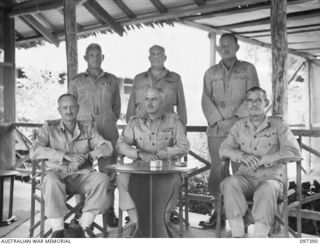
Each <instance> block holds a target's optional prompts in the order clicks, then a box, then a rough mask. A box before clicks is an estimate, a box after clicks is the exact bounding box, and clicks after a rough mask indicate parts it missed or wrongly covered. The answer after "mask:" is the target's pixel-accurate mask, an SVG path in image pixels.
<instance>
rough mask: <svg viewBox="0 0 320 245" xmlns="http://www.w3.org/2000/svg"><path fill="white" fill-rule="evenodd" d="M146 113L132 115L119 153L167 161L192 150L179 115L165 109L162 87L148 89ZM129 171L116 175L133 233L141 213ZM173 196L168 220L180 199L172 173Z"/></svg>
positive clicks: (121, 205) (121, 140)
mask: <svg viewBox="0 0 320 245" xmlns="http://www.w3.org/2000/svg"><path fill="white" fill-rule="evenodd" d="M143 97H144V102H143V103H144V108H145V113H144V114H142V115H136V116H133V117H132V118H131V119H130V121H129V122H128V125H127V126H126V127H125V129H124V130H123V132H122V135H121V136H120V137H119V139H118V142H117V145H116V149H117V152H118V153H120V154H123V155H125V156H127V157H128V158H130V159H133V160H137V159H140V160H143V161H145V162H148V163H149V162H150V161H153V160H158V159H160V160H168V159H170V158H179V157H182V156H184V155H186V154H188V151H189V147H190V146H189V142H188V140H187V137H186V135H185V131H184V127H183V125H182V124H181V122H180V120H179V117H178V116H177V115H176V114H174V113H168V112H164V111H163V110H162V106H163V105H164V103H165V102H164V98H165V95H164V92H163V90H162V89H161V88H147V89H146V90H145V91H144V93H143ZM129 178H130V175H129V174H119V175H118V178H117V183H118V188H119V197H120V200H119V205H120V208H121V209H122V210H126V211H128V214H129V217H130V222H131V231H130V233H129V236H134V234H135V232H136V230H137V227H138V214H137V209H136V207H135V204H134V202H133V200H132V198H131V197H130V194H129V192H128V183H129ZM171 183H172V184H168V188H170V189H171V190H172V195H171V199H170V200H169V203H168V205H167V209H166V214H165V220H166V222H169V220H170V216H171V213H172V212H173V211H174V210H175V208H176V206H177V202H178V194H179V186H180V185H181V179H180V176H179V175H173V176H172V182H171Z"/></svg>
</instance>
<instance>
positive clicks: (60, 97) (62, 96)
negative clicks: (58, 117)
mask: <svg viewBox="0 0 320 245" xmlns="http://www.w3.org/2000/svg"><path fill="white" fill-rule="evenodd" d="M66 97H71V98H72V99H73V100H74V101H75V102H76V103H78V102H77V97H76V96H74V95H73V94H69V93H67V94H62V95H60V96H59V98H58V104H60V101H61V100H62V99H63V98H66Z"/></svg>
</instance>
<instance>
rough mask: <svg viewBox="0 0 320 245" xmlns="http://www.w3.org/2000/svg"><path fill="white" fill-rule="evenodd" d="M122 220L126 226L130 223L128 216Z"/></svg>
mask: <svg viewBox="0 0 320 245" xmlns="http://www.w3.org/2000/svg"><path fill="white" fill-rule="evenodd" d="M124 220H125V222H126V224H128V223H129V222H130V217H129V216H126V217H125V218H124Z"/></svg>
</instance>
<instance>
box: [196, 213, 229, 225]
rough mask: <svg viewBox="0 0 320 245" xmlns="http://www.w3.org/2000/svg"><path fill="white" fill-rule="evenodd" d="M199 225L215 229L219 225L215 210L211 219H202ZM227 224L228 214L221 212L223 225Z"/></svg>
mask: <svg viewBox="0 0 320 245" xmlns="http://www.w3.org/2000/svg"><path fill="white" fill-rule="evenodd" d="M199 226H202V228H203V229H214V228H216V226H217V213H216V212H214V213H213V214H212V215H211V217H210V219H209V220H207V221H200V222H199ZM225 226H226V215H225V214H221V227H225Z"/></svg>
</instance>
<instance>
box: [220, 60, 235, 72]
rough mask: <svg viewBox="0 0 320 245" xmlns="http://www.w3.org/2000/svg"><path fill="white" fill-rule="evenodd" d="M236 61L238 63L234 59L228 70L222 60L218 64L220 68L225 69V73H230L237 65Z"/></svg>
mask: <svg viewBox="0 0 320 245" xmlns="http://www.w3.org/2000/svg"><path fill="white" fill-rule="evenodd" d="M238 61H239V60H238V58H236V59H235V61H234V62H233V63H232V65H231V66H230V68H229V69H228V68H227V67H226V66H225V64H224V63H223V60H220V62H219V64H220V66H221V67H222V68H223V69H225V70H226V71H231V70H232V68H233V67H234V66H235V65H236V64H237V63H238Z"/></svg>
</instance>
